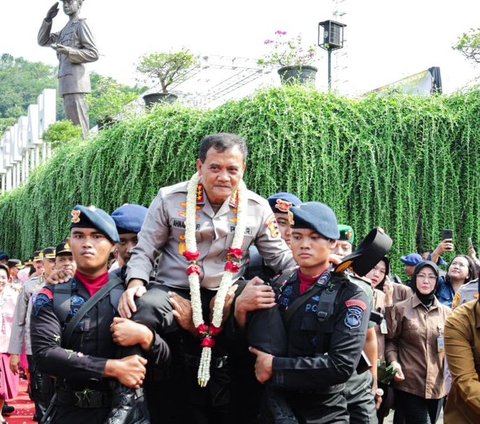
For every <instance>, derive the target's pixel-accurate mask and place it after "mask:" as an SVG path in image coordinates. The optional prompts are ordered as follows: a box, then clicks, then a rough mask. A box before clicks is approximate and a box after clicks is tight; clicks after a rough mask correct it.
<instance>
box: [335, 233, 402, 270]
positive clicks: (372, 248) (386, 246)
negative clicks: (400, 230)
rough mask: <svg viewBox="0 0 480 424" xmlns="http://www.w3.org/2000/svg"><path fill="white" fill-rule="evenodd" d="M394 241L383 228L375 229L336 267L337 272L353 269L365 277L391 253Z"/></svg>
mask: <svg viewBox="0 0 480 424" xmlns="http://www.w3.org/2000/svg"><path fill="white" fill-rule="evenodd" d="M392 244H393V241H392V239H391V238H390V237H389V236H388V235H387V234H385V231H383V229H382V228H374V229H373V230H372V231H370V232H369V233H368V234H367V236H366V237H365V238H364V239H363V240H362V242H361V243H360V245H359V246H358V248H357V249H356V250H355V251H354V252H352V253H351V254H350V255H348V256H346V257H345V258H343V260H342V262H340V263H339V264H338V265H337V266H336V267H335V272H342V271H345V270H346V269H347V268H352V269H353V270H354V271H355V273H356V274H358V275H360V276H362V277H363V276H364V275H366V274H368V272H369V271H370V270H371V269H372V268H373V267H374V266H375V265H376V264H377V263H378V262H380V260H381V259H383V258H384V257H385V255H386V254H387V253H388V252H389V251H390V248H391V247H392Z"/></svg>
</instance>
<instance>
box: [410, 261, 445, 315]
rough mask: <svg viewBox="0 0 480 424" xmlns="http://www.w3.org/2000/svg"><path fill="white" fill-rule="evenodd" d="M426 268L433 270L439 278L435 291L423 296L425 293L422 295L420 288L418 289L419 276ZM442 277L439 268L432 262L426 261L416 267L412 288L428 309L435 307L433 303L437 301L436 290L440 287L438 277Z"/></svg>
mask: <svg viewBox="0 0 480 424" xmlns="http://www.w3.org/2000/svg"><path fill="white" fill-rule="evenodd" d="M425 267H429V268H430V269H432V270H433V272H434V273H435V275H436V276H437V279H436V281H435V286H434V287H433V290H432V291H431V292H430V293H428V294H423V293H420V291H419V290H418V287H417V275H418V273H419V272H420V271H421V270H422V269H423V268H425ZM439 275H440V272H439V270H438V267H437V265H436V264H435V263H433V262H432V261H424V262H420V263H419V264H418V265H417V266H416V267H415V271H414V272H413V277H412V286H413V289H414V291H415V294H416V295H417V297H418V298H419V299H420V301H421V302H422V303H423V304H424V305H425V306H426V307H427V308H429V307H430V306H432V305H433V302H434V300H435V290H436V289H437V286H438V277H439Z"/></svg>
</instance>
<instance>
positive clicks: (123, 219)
mask: <svg viewBox="0 0 480 424" xmlns="http://www.w3.org/2000/svg"><path fill="white" fill-rule="evenodd" d="M147 212H148V209H147V208H146V207H145V206H141V205H134V204H128V203H127V204H125V205H123V206H120V207H119V208H118V209H115V210H114V211H113V212H112V218H113V220H114V221H115V225H116V227H117V230H118V233H119V234H122V233H135V234H138V233H139V232H140V230H141V229H142V225H143V221H145V217H146V216H147Z"/></svg>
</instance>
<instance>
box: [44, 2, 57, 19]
mask: <svg viewBox="0 0 480 424" xmlns="http://www.w3.org/2000/svg"><path fill="white" fill-rule="evenodd" d="M58 10H59V9H58V1H57V2H56V3H55V4H54V5H53V6H52V7H51V8H50V9H48V12H47V16H45V21H46V22H52V20H53V18H54V17H55V16H57V14H58Z"/></svg>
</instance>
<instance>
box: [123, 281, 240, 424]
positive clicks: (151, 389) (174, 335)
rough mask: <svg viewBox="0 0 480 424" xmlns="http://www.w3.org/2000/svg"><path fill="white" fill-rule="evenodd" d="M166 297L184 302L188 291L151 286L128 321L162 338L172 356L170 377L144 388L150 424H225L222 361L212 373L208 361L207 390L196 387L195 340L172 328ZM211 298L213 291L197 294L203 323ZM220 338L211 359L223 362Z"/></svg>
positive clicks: (227, 386)
mask: <svg viewBox="0 0 480 424" xmlns="http://www.w3.org/2000/svg"><path fill="white" fill-rule="evenodd" d="M168 292H175V293H177V294H178V295H180V296H182V297H184V298H186V299H189V297H190V293H189V290H188V289H176V288H170V287H167V286H164V285H161V284H153V285H151V286H150V287H149V289H148V291H147V292H146V293H145V294H144V295H143V296H142V297H140V298H139V299H137V301H136V304H137V312H136V313H135V314H134V316H133V320H134V321H135V322H138V323H141V324H144V325H146V326H147V327H149V328H150V329H152V330H153V331H155V332H157V333H158V334H160V336H162V337H164V338H165V339H166V340H167V342H168V343H169V345H170V347H171V348H172V351H173V355H174V358H173V359H172V361H173V364H172V367H171V369H170V371H171V372H170V374H169V375H166V376H164V377H162V378H161V379H160V380H158V381H154V380H151V381H148V382H147V383H146V386H145V389H146V397H147V402H148V404H149V411H150V414H151V416H152V423H156V422H158V423H161V424H168V423H172V424H183V423H185V424H207V423H208V424H230V423H231V420H230V417H229V410H230V376H229V371H228V368H227V361H225V365H224V366H223V365H222V367H220V368H215V365H214V364H215V363H216V362H217V363H218V362H219V361H215V358H212V366H211V369H210V372H211V378H210V381H209V383H208V385H207V387H205V388H202V387H200V386H199V385H198V382H197V370H198V363H197V362H196V358H198V362H199V358H200V353H201V349H200V340H199V339H196V338H194V337H193V336H192V335H191V334H189V333H187V332H185V331H184V330H182V329H181V328H179V327H178V325H177V322H176V320H175V318H174V316H173V313H172V310H173V308H172V305H171V303H170V301H169V295H168ZM215 294H216V291H212V290H205V289H201V299H202V309H203V316H204V318H207V319H206V320H205V321H206V322H208V317H209V315H210V311H209V309H210V308H209V306H210V301H211V300H212V298H213V297H214V296H215ZM222 337H223V334H221V335H220V336H218V337H217V344H216V347H215V353H214V355H217V356H225V348H224V347H223V346H222ZM170 341H171V342H170ZM171 343H172V344H171ZM173 345H175V346H173ZM137 353H138V352H137ZM124 354H125V352H124ZM123 356H124V355H123Z"/></svg>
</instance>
